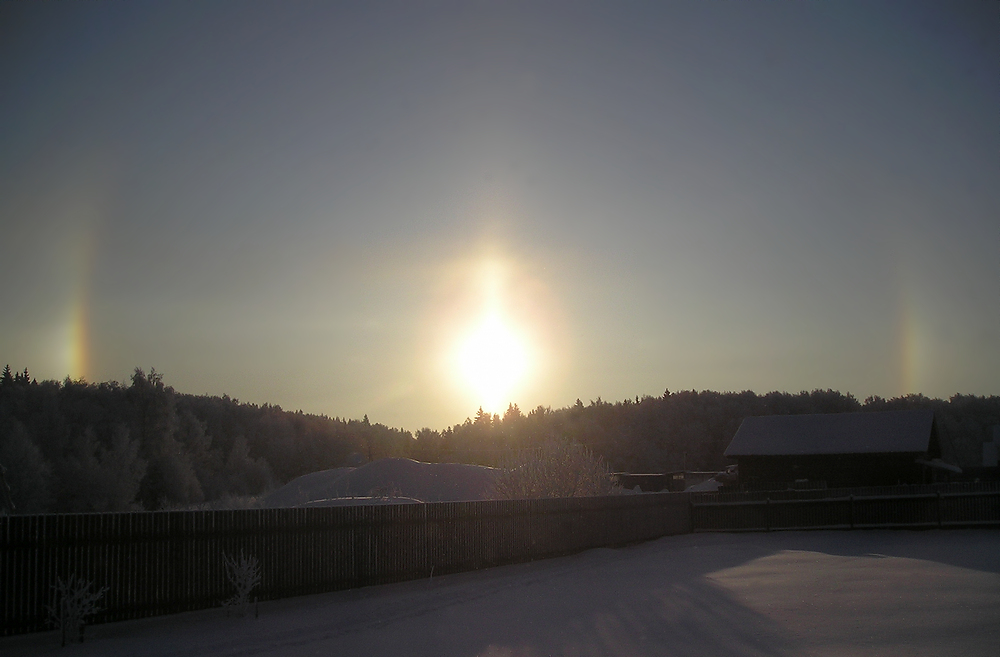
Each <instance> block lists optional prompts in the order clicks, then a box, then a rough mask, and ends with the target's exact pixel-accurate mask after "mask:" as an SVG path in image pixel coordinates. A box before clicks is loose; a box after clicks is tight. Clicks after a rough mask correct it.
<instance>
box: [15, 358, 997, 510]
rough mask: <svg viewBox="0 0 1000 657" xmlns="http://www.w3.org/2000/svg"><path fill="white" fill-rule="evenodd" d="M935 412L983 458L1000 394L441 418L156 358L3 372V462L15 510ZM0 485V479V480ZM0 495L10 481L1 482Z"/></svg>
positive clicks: (665, 451) (633, 460) (701, 451)
mask: <svg viewBox="0 0 1000 657" xmlns="http://www.w3.org/2000/svg"><path fill="white" fill-rule="evenodd" d="M917 408H921V409H932V410H934V411H935V413H936V420H937V425H938V431H939V434H940V438H941V442H942V450H943V457H944V459H945V460H946V461H949V462H952V463H956V464H958V465H960V466H975V465H979V464H980V458H981V456H980V455H981V445H982V442H983V440H984V439H987V438H988V432H989V431H990V430H991V427H992V426H993V425H997V424H1000V397H996V396H990V397H980V396H975V395H955V396H953V397H952V398H951V399H948V400H941V399H930V398H927V397H925V396H923V395H907V396H904V397H897V398H893V399H883V398H880V397H869V398H868V399H865V400H864V401H863V402H861V401H858V400H857V399H856V398H855V397H853V396H852V395H850V394H842V393H840V392H838V391H834V390H814V391H812V392H800V393H796V394H790V393H787V392H769V393H767V394H762V395H761V394H757V393H755V392H752V391H744V392H713V391H701V392H698V391H693V390H692V391H681V392H670V391H669V390H668V391H665V392H664V393H663V395H661V396H659V397H650V396H644V397H636V398H635V399H626V400H624V401H619V402H615V403H610V402H606V401H602V400H601V399H599V398H598V399H597V400H595V401H591V402H590V403H589V404H584V403H583V402H582V401H580V400H579V399H578V400H577V401H576V403H575V404H573V405H571V406H568V407H565V408H559V409H555V410H553V409H551V408H548V407H543V406H539V407H537V408H535V409H533V410H531V411H529V412H527V413H524V412H522V411H521V410H520V409H519V408H518V407H517V406H516V405H513V404H511V405H510V406H509V407H508V409H507V411H506V412H505V413H504V414H503V415H502V416H500V415H495V414H489V413H486V412H483V411H482V409H480V410H479V412H478V413H476V415H475V416H474V417H470V418H468V419H466V420H465V422H463V423H461V424H456V425H454V426H451V427H447V428H445V429H444V430H435V429H431V428H426V427H425V428H422V429H420V430H418V431H416V432H411V431H407V430H404V429H401V428H399V429H397V428H392V427H388V426H385V425H382V424H378V423H374V424H373V423H371V422H370V421H369V420H368V417H367V416H365V417H364V418H363V419H361V420H354V419H350V420H349V419H342V418H339V417H333V418H331V417H327V416H324V415H310V414H306V413H303V412H301V411H294V412H293V411H286V410H283V409H282V408H281V407H280V406H273V405H270V404H263V405H257V404H249V403H241V402H240V401H239V400H237V399H233V398H230V397H228V396H226V395H223V396H222V397H212V396H206V395H197V396H196V395H190V394H184V393H179V392H177V391H175V390H174V389H173V388H172V387H170V386H168V385H166V384H165V383H164V381H163V377H162V375H161V374H160V373H158V372H156V370H155V369H151V370H150V371H149V372H148V373H147V372H145V371H144V370H142V369H141V368H136V370H135V372H134V373H133V374H132V377H131V382H130V384H123V383H119V382H115V381H112V382H105V383H87V382H85V381H73V380H70V379H69V378H67V379H66V380H64V381H62V382H58V381H42V382H38V381H36V380H35V379H32V378H31V376H30V374H29V372H28V370H27V369H25V370H23V371H21V372H17V373H12V372H11V370H10V367H9V366H8V367H6V368H4V370H3V374H2V376H0V466H2V467H3V469H4V478H5V480H6V483H7V488H9V491H10V499H9V500H7V501H6V504H5V505H6V506H10V504H11V503H12V504H13V507H14V508H13V510H14V512H16V513H49V512H86V511H129V510H143V509H145V510H155V509H176V508H198V507H199V506H200V507H204V508H226V507H233V506H241V505H243V506H249V505H252V504H253V503H254V499H255V497H256V496H260V495H262V494H264V493H266V492H268V491H270V490H272V489H274V488H275V487H277V486H280V485H283V484H285V483H287V482H288V481H290V480H292V479H294V478H295V477H298V476H300V475H303V474H307V473H310V472H315V471H318V470H324V469H328V468H335V467H342V466H347V465H359V464H360V463H363V462H365V461H368V460H375V459H379V458H385V457H408V458H412V459H416V460H420V461H427V462H458V463H475V464H481V465H496V464H497V463H500V462H502V460H503V458H504V456H505V455H508V454H510V453H511V452H512V450H518V449H523V448H528V447H537V446H539V445H541V444H543V443H544V442H545V441H548V440H551V439H558V440H566V441H570V442H574V443H578V444H581V445H584V446H586V447H587V448H588V449H590V450H592V451H593V452H594V453H595V454H596V455H598V456H601V457H602V458H603V459H604V460H605V462H607V463H608V464H609V465H610V467H611V469H612V470H615V471H628V472H669V471H672V470H682V469H686V470H708V471H717V470H721V469H722V468H724V467H725V465H726V464H727V462H726V461H725V459H724V457H723V451H724V450H725V448H726V446H727V445H728V444H729V441H730V440H731V439H732V437H733V435H734V434H735V432H736V430H737V428H738V427H739V424H740V422H741V421H742V419H743V418H745V417H748V416H753V415H773V414H801V413H840V412H851V411H881V410H901V409H917ZM0 487H3V486H0ZM4 492H5V493H6V491H4Z"/></svg>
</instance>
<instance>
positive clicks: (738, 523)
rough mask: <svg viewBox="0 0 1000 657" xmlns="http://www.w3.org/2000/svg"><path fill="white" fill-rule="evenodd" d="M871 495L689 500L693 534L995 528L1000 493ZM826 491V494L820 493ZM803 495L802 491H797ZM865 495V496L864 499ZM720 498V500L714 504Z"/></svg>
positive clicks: (960, 490) (957, 490) (959, 490)
mask: <svg viewBox="0 0 1000 657" xmlns="http://www.w3.org/2000/svg"><path fill="white" fill-rule="evenodd" d="M899 488H902V487H897V488H896V489H895V490H894V491H893V492H891V493H890V492H882V491H878V493H881V494H871V493H870V492H868V491H865V490H864V489H853V490H843V491H830V492H828V493H827V494H826V495H824V496H819V495H818V494H816V493H815V492H813V491H809V492H808V494H805V495H795V494H789V493H795V492H796V491H790V492H776V493H774V497H772V496H771V495H766V494H761V493H753V494H746V495H744V496H743V497H742V498H740V494H739V493H726V494H724V495H720V496H717V497H715V498H713V497H712V496H708V495H699V496H696V497H692V499H691V522H692V528H693V530H694V531H696V532H698V531H723V532H731V531H772V530H777V529H875V528H906V527H909V528H921V527H924V528H931V527H938V528H944V527H1000V490H997V489H995V488H993V487H989V488H986V489H978V490H977V489H976V488H977V487H961V486H959V487H942V488H938V489H937V490H929V491H908V490H905V489H904V490H899ZM824 492H825V491H824ZM802 493H806V491H802ZM866 493H868V494H866ZM719 498H722V499H719Z"/></svg>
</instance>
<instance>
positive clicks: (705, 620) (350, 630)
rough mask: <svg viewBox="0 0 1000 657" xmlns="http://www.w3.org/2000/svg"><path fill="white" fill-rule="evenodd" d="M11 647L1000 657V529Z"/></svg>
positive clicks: (342, 597)
mask: <svg viewBox="0 0 1000 657" xmlns="http://www.w3.org/2000/svg"><path fill="white" fill-rule="evenodd" d="M259 611H260V617H259V618H257V619H254V618H253V617H252V615H251V617H249V618H245V619H237V618H227V617H226V616H225V612H224V611H223V610H221V609H216V610H207V611H201V612H193V613H188V614H179V615H176V616H170V617H161V618H154V619H145V620H140V621H130V622H125V623H113V624H108V625H101V626H95V627H91V628H88V631H87V635H88V638H87V642H86V643H84V644H82V645H81V644H70V645H68V646H67V647H66V648H65V649H60V648H59V640H58V637H57V636H56V635H55V634H54V633H52V632H49V633H45V634H36V635H30V636H21V637H10V638H6V639H0V654H2V655H11V656H14V655H36V654H54V655H66V656H70V655H73V656H77V655H95V656H97V655H102V656H107V657H119V656H124V655H136V656H140V655H142V656H150V657H152V656H156V655H191V656H194V655H266V656H272V655H273V656H279V655H282V656H284V655H290V656H304V655H329V656H340V655H359V656H371V657H380V656H392V657H406V656H408V655H427V656H434V657H438V656H440V657H448V656H460V655H461V656H469V657H472V656H481V657H501V656H503V657H514V656H519V657H539V656H542V655H579V656H585V655H586V656H604V655H608V656H611V655H614V656H619V657H628V656H643V657H645V656H649V655H671V656H683V655H697V656H698V657H709V656H715V655H719V656H729V655H773V656H786V655H816V656H827V655H830V656H833V655H836V656H838V657H839V656H845V655H846V656H853V655H887V656H889V655H906V656H908V657H915V656H920V655H927V656H930V655H935V656H939V655H961V656H962V657H973V656H979V655H983V656H990V657H995V656H996V655H997V654H1000V648H998V646H1000V532H998V531H991V530H952V531H921V532H917V531H855V532H846V531H845V532H827V531H823V532H775V533H771V534H760V533H756V534H694V535H684V536H672V537H666V538H663V539H660V540H657V541H652V542H649V543H645V544H642V545H636V546H632V547H628V548H622V549H614V550H612V549H598V550H590V551H588V552H585V553H582V554H578V555H574V556H570V557H565V558H561V559H552V560H547V561H539V562H535V563H529V564H520V565H514V566H507V567H503V568H495V569H491V570H484V571H479V572H474V573H463V574H458V575H449V576H446V577H439V578H433V579H428V580H420V581H415V582H407V583H403V584H393V585H388V586H379V587H370V588H365V589H358V590H352V591H341V592H337V593H328V594H323V595H316V596H308V597H302V598H294V599H289V600H282V601H277V602H268V603H263V604H261V605H260V610H259Z"/></svg>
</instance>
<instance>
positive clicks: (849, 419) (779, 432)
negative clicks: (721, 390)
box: [725, 410, 934, 457]
mask: <svg viewBox="0 0 1000 657" xmlns="http://www.w3.org/2000/svg"><path fill="white" fill-rule="evenodd" d="M933 426H934V411H926V410H917V411H883V412H877V413H876V412H870V413H830V414H816V415H765V416H760V417H748V418H746V419H744V420H743V423H742V424H741V425H740V428H739V430H737V432H736V435H735V436H733V441H732V442H731V443H729V447H728V448H726V452H725V455H726V456H729V457H736V456H783V455H787V456H802V455H807V454H890V453H899V452H903V453H912V452H927V451H928V450H929V449H930V446H931V435H932V430H933Z"/></svg>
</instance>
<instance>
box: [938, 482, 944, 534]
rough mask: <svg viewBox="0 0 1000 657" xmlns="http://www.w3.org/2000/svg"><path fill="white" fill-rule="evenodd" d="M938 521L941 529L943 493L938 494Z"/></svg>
mask: <svg viewBox="0 0 1000 657" xmlns="http://www.w3.org/2000/svg"><path fill="white" fill-rule="evenodd" d="M937 521H938V529H941V526H942V525H943V523H942V522H941V491H938V492H937Z"/></svg>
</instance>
